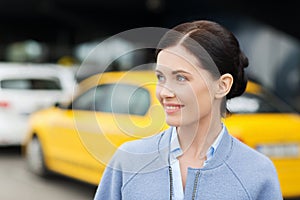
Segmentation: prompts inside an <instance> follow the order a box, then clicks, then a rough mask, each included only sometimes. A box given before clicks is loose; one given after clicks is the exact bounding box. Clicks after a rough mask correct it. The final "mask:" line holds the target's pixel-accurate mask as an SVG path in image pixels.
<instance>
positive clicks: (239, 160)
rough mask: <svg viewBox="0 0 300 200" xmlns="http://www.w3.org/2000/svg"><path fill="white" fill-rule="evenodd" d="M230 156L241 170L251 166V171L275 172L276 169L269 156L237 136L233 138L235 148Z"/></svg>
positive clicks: (231, 160)
mask: <svg viewBox="0 0 300 200" xmlns="http://www.w3.org/2000/svg"><path fill="white" fill-rule="evenodd" d="M230 157H231V158H230V159H229V160H230V162H232V163H235V164H236V165H235V164H234V165H235V166H236V167H237V168H240V169H241V170H245V168H248V169H250V168H251V170H250V171H256V172H257V171H260V172H262V173H264V172H266V173H270V172H272V173H274V172H275V171H276V170H275V166H274V164H273V162H272V160H271V159H270V158H269V157H267V156H266V155H264V154H262V153H260V152H258V151H257V150H256V149H254V148H252V147H250V146H248V145H246V144H244V143H243V142H241V141H239V140H238V139H236V138H234V139H233V150H232V155H231V156H230Z"/></svg>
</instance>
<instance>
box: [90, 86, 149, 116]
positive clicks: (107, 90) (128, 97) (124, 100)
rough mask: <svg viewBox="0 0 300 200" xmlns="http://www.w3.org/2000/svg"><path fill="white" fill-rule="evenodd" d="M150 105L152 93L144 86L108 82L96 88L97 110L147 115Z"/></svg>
mask: <svg viewBox="0 0 300 200" xmlns="http://www.w3.org/2000/svg"><path fill="white" fill-rule="evenodd" d="M149 107H150V94H149V92H148V91H147V90H146V89H144V88H141V87H137V86H135V85H127V84H106V85H101V86H98V87H97V89H96V93H95V110H96V111H99V112H110V113H114V114H130V115H145V114H146V113H147V111H148V109H149Z"/></svg>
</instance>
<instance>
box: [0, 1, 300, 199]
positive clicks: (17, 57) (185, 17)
mask: <svg viewBox="0 0 300 200" xmlns="http://www.w3.org/2000/svg"><path fill="white" fill-rule="evenodd" d="M197 19H208V20H214V21H217V22H219V23H221V24H222V25H224V26H225V27H227V28H228V29H229V30H231V31H232V32H233V33H234V34H235V35H236V36H237V38H238V40H239V42H240V45H241V48H242V49H243V50H244V52H245V54H246V55H247V56H248V58H249V63H250V64H249V67H248V68H247V69H246V70H247V73H248V75H249V77H251V79H252V80H255V81H256V82H258V83H260V84H261V85H262V86H264V87H265V88H267V89H268V90H270V91H271V92H272V93H273V94H275V95H276V96H278V97H279V98H281V99H282V100H283V101H285V102H286V103H287V104H289V105H290V106H291V107H293V109H294V110H295V111H296V113H297V114H299V112H300V28H299V27H298V24H299V22H300V13H299V11H298V6H296V3H295V2H294V1H284V2H282V1H278V2H276V1H270V2H269V1H258V0H251V1H250V0H245V1H238V0H229V1H216V0H211V1H208V0H185V1H179V0H172V1H171V0H123V1H121V0H119V1H117V0H84V1H81V0H26V1H24V0H1V1H0V136H1V131H2V132H3V130H5V131H7V132H6V133H8V132H9V131H8V130H10V131H11V132H14V133H15V132H20V134H24V131H26V130H27V128H28V127H27V126H28V124H27V117H28V116H29V115H30V113H32V112H34V111H37V110H39V109H42V108H44V107H47V106H50V105H53V104H54V103H55V102H58V101H60V102H61V101H68V99H70V97H71V95H72V93H73V92H74V88H73V85H75V84H76V83H78V82H80V81H81V80H83V79H85V78H87V77H89V76H91V75H92V74H96V73H98V72H102V71H103V70H104V64H103V63H104V61H105V60H107V59H109V58H111V57H112V56H113V55H115V54H119V50H120V49H123V48H127V47H134V46H135V45H136V44H133V43H130V42H129V41H124V40H116V41H113V42H111V43H108V44H107V46H106V48H105V53H103V51H102V52H99V53H98V54H97V52H96V53H95V55H96V57H95V59H93V58H91V57H89V59H88V61H87V62H91V63H85V64H88V65H90V66H91V67H90V68H89V70H81V71H78V69H79V68H80V66H81V64H82V63H83V62H85V58H86V57H87V56H88V55H89V53H90V52H91V51H92V50H93V49H94V48H95V47H96V46H97V45H98V44H99V43H100V42H102V41H104V40H105V39H107V38H109V37H111V36H113V35H115V34H118V33H120V32H123V31H127V30H130V29H134V28H140V27H162V28H172V27H173V26H175V25H177V24H179V23H182V22H186V21H189V20H197ZM154 61H155V58H154V51H153V49H144V50H137V51H133V52H130V53H128V54H126V55H124V56H122V57H120V58H119V59H117V60H115V61H114V62H113V63H111V65H110V66H109V68H108V69H105V70H110V71H119V70H129V69H132V68H135V67H136V66H138V65H142V64H144V63H151V62H154ZM20 67H21V68H20ZM24 67H25V68H24ZM10 69H13V70H12V71H13V72H10ZM24 69H25V70H24ZM53 69H54V70H53ZM22 70H24V71H22ZM16 72H18V73H16ZM11 74H19V75H18V77H13V76H12V75H11ZM20 74H21V75H20ZM7 77H11V79H7ZM16 80H17V81H16ZM28 88H30V89H32V90H41V89H42V90H45V91H44V93H38V94H37V96H36V94H34V93H30V94H29V93H22V92H20V91H21V89H28ZM5 89H8V90H11V89H17V90H18V93H17V94H12V93H9V91H8V92H7V91H5ZM58 90H61V92H58ZM27 92H29V91H28V90H27ZM28 97H30V98H28ZM42 97H43V98H42ZM13 102H17V103H18V104H19V105H20V106H19V107H18V108H16V110H13V111H12V112H6V111H8V109H10V108H11V106H10V104H12V103H13ZM21 105H22V106H21ZM28 105H30V106H28ZM17 109H18V111H17ZM16 112H18V116H16V115H15V113H16ZM11 113H13V114H11ZM24 119H25V120H24ZM19 122H20V123H19ZM17 123H18V124H17ZM297 124H298V127H299V122H297ZM5 131H4V132H5ZM22 132H23V133H22ZM283 132H284V131H283ZM296 132H297V133H299V131H298V130H296ZM14 137H15V138H18V139H20V135H18V136H14ZM3 138H5V137H3ZM15 138H13V139H15ZM18 139H16V140H14V141H13V142H10V141H6V139H1V137H0V144H1V146H5V145H8V146H9V145H11V144H13V145H19V144H20V141H19V140H18ZM21 139H22V138H21ZM297 148H298V147H297ZM19 150H20V149H18V150H17V154H16V153H15V152H14V151H15V149H14V150H12V151H13V152H12V151H11V149H5V148H2V149H1V150H0V179H1V180H3V181H2V182H0V188H2V189H1V190H0V199H8V200H9V199H19V198H21V197H22V199H31V200H32V199H35V198H36V199H45V200H47V198H48V199H49V200H50V199H54V198H56V199H64V200H68V199H70V200H71V199H72V200H74V199H75V200H76V199H80V200H82V199H92V197H93V194H94V192H95V187H94V186H90V185H86V184H83V183H81V182H80V183H78V182H74V180H69V179H68V178H62V177H59V181H58V180H57V176H54V177H52V178H51V179H48V180H47V181H45V180H44V179H39V178H37V177H36V176H33V175H32V174H30V173H28V172H27V171H26V170H24V169H25V163H24V162H23V161H22V159H20V154H19ZM298 152H299V148H298ZM297 162H298V161H297ZM16 183H18V184H16ZM16 187H17V188H18V189H19V190H20V191H21V192H20V195H19V194H17V193H15V189H16ZM45 192H47V195H46V196H45V195H44V194H45Z"/></svg>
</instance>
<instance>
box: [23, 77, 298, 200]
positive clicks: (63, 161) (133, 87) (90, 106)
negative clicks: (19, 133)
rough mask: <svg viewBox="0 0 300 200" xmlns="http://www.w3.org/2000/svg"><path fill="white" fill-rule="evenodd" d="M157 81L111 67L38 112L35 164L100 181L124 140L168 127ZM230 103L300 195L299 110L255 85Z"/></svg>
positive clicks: (235, 127)
mask: <svg viewBox="0 0 300 200" xmlns="http://www.w3.org/2000/svg"><path fill="white" fill-rule="evenodd" d="M155 84H156V76H155V74H154V73H153V72H150V71H136V72H133V71H132V72H106V73H103V74H100V75H95V76H92V77H90V78H88V79H86V80H85V81H83V82H82V83H80V84H79V87H78V94H77V95H76V97H75V98H74V99H73V100H72V101H71V102H70V103H69V104H66V105H60V106H57V107H51V108H48V109H44V110H40V111H38V112H36V113H34V114H32V115H31V117H30V131H29V132H28V134H27V137H26V140H25V143H24V149H23V150H24V151H23V152H24V155H25V156H26V160H27V162H28V166H29V168H30V169H31V170H32V171H33V172H34V173H36V174H39V175H46V174H48V173H49V172H56V173H60V174H63V175H66V176H69V177H72V178H76V179H79V180H82V181H86V182H88V183H91V184H95V185H97V184H98V183H99V181H100V179H101V176H102V173H103V170H104V168H105V166H106V164H107V162H108V161H109V159H110V158H111V156H112V155H113V153H114V152H115V150H116V148H117V147H118V146H119V145H121V144H122V143H123V142H125V141H128V140H134V139H137V138H142V137H148V136H150V135H153V134H156V133H158V132H160V131H162V130H163V129H165V128H167V127H168V126H167V125H166V124H165V122H164V121H165V119H164V117H165V116H164V111H163V109H162V107H161V106H160V105H159V102H158V101H157V99H156V97H155ZM228 108H229V109H230V110H231V112H232V114H231V115H230V116H229V117H228V118H226V119H225V121H224V123H225V124H226V125H227V127H228V129H229V131H230V133H231V134H232V135H234V136H235V137H237V138H238V139H240V140H241V141H243V142H245V143H246V144H248V145H249V146H251V147H253V148H254V149H256V150H258V151H260V152H262V153H264V154H266V155H267V156H269V157H270V158H271V159H272V160H273V161H274V164H275V166H276V168H277V170H278V173H279V179H280V182H281V187H282V191H283V194H284V196H286V197H288V196H296V195H300V190H299V188H300V187H299V185H300V178H299V177H300V171H299V168H300V158H299V145H300V116H299V114H297V113H294V112H293V111H292V110H291V109H290V108H289V106H287V105H285V104H284V103H282V102H281V101H279V100H278V99H276V98H275V97H274V96H272V95H271V94H269V93H267V91H265V90H263V88H262V87H261V86H260V85H258V84H255V83H253V82H250V83H249V84H248V86H247V90H246V93H245V94H244V95H243V96H241V97H236V98H235V99H232V100H231V101H230V102H228ZM254 164H255V163H254Z"/></svg>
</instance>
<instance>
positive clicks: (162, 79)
mask: <svg viewBox="0 0 300 200" xmlns="http://www.w3.org/2000/svg"><path fill="white" fill-rule="evenodd" d="M156 77H157V80H158V82H164V80H165V77H164V76H163V75H161V74H157V75H156Z"/></svg>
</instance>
